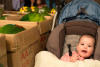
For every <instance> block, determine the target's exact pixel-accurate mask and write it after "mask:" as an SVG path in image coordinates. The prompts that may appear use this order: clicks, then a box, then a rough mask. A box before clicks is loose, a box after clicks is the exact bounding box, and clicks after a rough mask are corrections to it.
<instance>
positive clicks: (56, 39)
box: [35, 20, 100, 67]
mask: <svg viewBox="0 0 100 67" xmlns="http://www.w3.org/2000/svg"><path fill="white" fill-rule="evenodd" d="M84 34H91V35H93V36H95V37H96V47H95V52H94V57H93V59H95V60H91V59H88V60H85V61H79V62H75V63H71V62H68V63H66V62H63V61H61V60H59V58H60V57H61V56H62V55H63V53H64V52H63V51H64V50H63V48H64V45H67V44H68V43H69V42H68V41H65V40H66V39H65V38H66V36H69V35H70V36H71V35H84ZM99 34H100V27H99V26H98V25H97V24H96V23H94V22H93V21H91V20H72V21H68V22H66V23H62V24H59V25H58V26H57V27H56V28H55V29H54V30H53V31H52V32H51V35H50V37H49V39H48V42H47V46H46V47H47V50H48V51H41V52H39V53H38V54H37V55H36V57H35V67H56V66H57V67H100V61H99V60H100V52H99V49H100V41H99V40H100V35H99ZM72 40H77V37H73V38H72ZM65 42H66V43H67V42H68V43H67V44H64V43H65ZM73 42H74V41H73ZM70 44H71V43H70ZM71 46H72V47H71V48H74V46H76V44H75V45H74V44H71ZM66 49H67V48H66ZM89 63H91V64H89Z"/></svg>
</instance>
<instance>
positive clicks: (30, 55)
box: [8, 40, 42, 67]
mask: <svg viewBox="0 0 100 67" xmlns="http://www.w3.org/2000/svg"><path fill="white" fill-rule="evenodd" d="M41 47H42V46H41V45H40V44H39V40H37V41H36V42H34V43H32V44H31V45H29V46H28V47H26V48H24V49H19V50H18V51H16V52H13V53H8V66H9V67H34V64H35V55H36V54H37V53H38V52H39V51H40V50H42V49H41Z"/></svg>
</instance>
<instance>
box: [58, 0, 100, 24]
mask: <svg viewBox="0 0 100 67" xmlns="http://www.w3.org/2000/svg"><path fill="white" fill-rule="evenodd" d="M80 8H85V11H86V13H87V15H78V16H77V13H78V12H79V10H80ZM73 17H74V18H75V19H90V20H94V21H97V22H96V23H97V24H98V25H100V5H99V4H98V3H96V2H95V1H94V0H72V1H71V2H70V3H68V4H66V5H65V6H64V8H63V9H62V11H61V13H60V15H59V19H58V23H59V24H61V23H62V22H63V20H64V19H65V18H67V19H68V18H73Z"/></svg>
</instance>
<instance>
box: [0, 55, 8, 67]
mask: <svg viewBox="0 0 100 67" xmlns="http://www.w3.org/2000/svg"><path fill="white" fill-rule="evenodd" d="M0 67H8V63H7V54H5V55H3V56H2V57H0Z"/></svg>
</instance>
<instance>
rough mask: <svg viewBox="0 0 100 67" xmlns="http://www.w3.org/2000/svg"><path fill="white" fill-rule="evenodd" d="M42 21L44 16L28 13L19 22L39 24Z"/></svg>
mask: <svg viewBox="0 0 100 67" xmlns="http://www.w3.org/2000/svg"><path fill="white" fill-rule="evenodd" d="M44 20H45V18H44V16H43V15H41V14H40V13H29V14H26V15H24V16H23V17H22V18H21V21H32V22H41V21H44Z"/></svg>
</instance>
